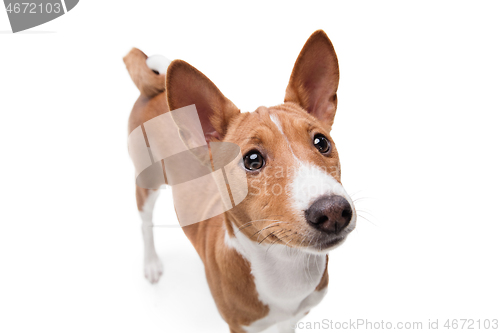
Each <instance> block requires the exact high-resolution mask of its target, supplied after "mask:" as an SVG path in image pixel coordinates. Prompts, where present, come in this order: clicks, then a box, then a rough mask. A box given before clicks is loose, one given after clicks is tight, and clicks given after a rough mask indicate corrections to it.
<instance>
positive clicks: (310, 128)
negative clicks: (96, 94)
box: [167, 30, 356, 253]
mask: <svg viewBox="0 0 500 333" xmlns="http://www.w3.org/2000/svg"><path fill="white" fill-rule="evenodd" d="M338 81H339V69H338V61H337V56H336V54H335V50H334V48H333V45H332V43H331V42H330V40H329V39H328V36H327V35H326V34H325V33H324V32H323V31H321V30H319V31H316V32H315V33H313V34H312V35H311V37H310V38H309V39H308V40H307V42H306V44H305V45H304V47H303V49H302V51H301V52H300V55H299V57H298V58H297V61H296V63H295V66H294V68H293V71H292V74H291V77H290V81H289V84H288V87H287V88H286V96H285V101H284V102H285V103H284V104H281V105H278V106H273V107H259V108H258V109H257V110H255V112H251V113H241V112H240V110H239V109H238V108H237V107H236V106H235V105H234V104H233V103H232V102H231V101H230V100H229V99H227V98H226V97H225V96H224V95H223V94H222V93H221V92H220V91H219V89H218V88H217V87H216V86H215V85H214V84H213V83H212V81H210V80H209V79H208V78H207V77H206V76H205V75H203V74H202V73H201V72H199V71H198V70H197V69H195V68H194V67H192V66H191V65H189V64H188V63H186V62H184V61H181V60H175V61H173V62H172V63H171V64H170V66H169V68H168V70H167V100H168V105H169V109H170V110H175V109H178V108H181V107H184V106H188V105H191V104H195V105H196V108H197V110H198V115H199V117H200V121H201V125H202V128H203V132H204V134H205V138H206V140H207V142H211V141H224V142H232V143H235V144H237V145H239V146H240V148H241V152H242V156H243V160H242V161H241V168H243V169H244V170H245V172H246V174H247V181H248V188H249V194H248V196H247V198H246V199H245V200H244V201H243V202H241V203H240V204H239V205H238V206H236V207H235V208H233V209H232V210H231V211H229V212H227V214H228V216H229V218H230V220H231V221H232V225H231V226H230V229H231V230H228V232H229V233H230V234H233V235H234V234H235V233H240V232H241V233H243V234H244V235H246V236H247V237H248V238H249V239H251V240H253V241H256V242H259V243H263V244H270V243H278V244H283V245H286V246H289V247H293V248H300V249H303V250H306V251H310V252H315V253H317V252H323V251H327V250H329V249H332V248H333V247H335V246H337V245H339V244H340V243H342V242H343V241H344V240H345V238H346V237H347V235H348V234H349V232H351V231H352V230H353V229H354V227H355V224H356V212H355V209H354V205H353V202H352V200H351V199H350V197H349V195H348V194H347V193H346V191H345V190H344V188H343V186H342V185H341V181H340V161H339V155H338V153H337V150H336V148H335V144H334V142H333V140H332V138H331V137H330V135H329V133H330V130H331V127H332V125H333V119H334V116H335V112H336V109H337V87H338Z"/></svg>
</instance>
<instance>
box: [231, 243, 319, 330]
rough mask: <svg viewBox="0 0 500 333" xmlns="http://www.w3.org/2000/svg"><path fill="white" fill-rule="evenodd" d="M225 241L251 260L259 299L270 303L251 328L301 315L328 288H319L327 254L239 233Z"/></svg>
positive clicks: (314, 303)
mask: <svg viewBox="0 0 500 333" xmlns="http://www.w3.org/2000/svg"><path fill="white" fill-rule="evenodd" d="M226 243H227V244H228V245H229V246H231V247H233V248H234V249H236V251H238V252H239V253H240V254H241V255H242V256H243V257H244V258H245V259H246V260H247V261H248V262H249V263H250V266H251V274H252V275H253V276H254V282H255V286H256V289H257V293H258V296H259V300H260V301H261V302H262V303H264V304H265V305H267V306H268V307H269V313H268V315H267V316H266V317H264V318H262V319H260V320H258V321H256V322H255V323H253V324H252V325H250V327H247V331H248V332H252V331H259V330H260V329H262V328H265V327H268V326H269V325H272V324H274V323H277V322H281V321H285V320H290V319H292V318H294V317H302V316H303V315H304V314H305V313H306V312H307V311H309V310H310V309H311V308H312V307H314V306H315V305H317V304H318V303H319V302H320V301H321V299H322V298H323V296H324V294H325V293H326V289H325V290H322V291H316V287H317V286H318V284H319V283H320V281H321V278H322V277H323V274H324V271H325V268H326V255H315V254H308V253H304V252H302V251H299V250H295V249H292V248H289V247H285V246H283V245H276V244H275V245H272V246H271V247H270V248H269V247H267V246H262V245H259V244H257V243H255V242H252V241H250V240H249V239H248V238H246V236H244V235H242V234H238V233H237V234H236V237H235V238H232V239H229V237H228V236H227V237H226Z"/></svg>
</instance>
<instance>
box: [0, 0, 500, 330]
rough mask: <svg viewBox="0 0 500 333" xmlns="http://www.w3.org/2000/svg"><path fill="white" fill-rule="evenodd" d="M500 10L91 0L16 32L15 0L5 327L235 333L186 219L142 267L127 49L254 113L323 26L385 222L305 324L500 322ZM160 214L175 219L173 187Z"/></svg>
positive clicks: (160, 233) (4, 24) (352, 182)
mask: <svg viewBox="0 0 500 333" xmlns="http://www.w3.org/2000/svg"><path fill="white" fill-rule="evenodd" d="M499 10H500V4H499V3H498V2H496V1H476V2H472V1H469V2H462V1H448V2H442V1H418V2H417V1H414V2H407V1H405V2H403V1H376V2H375V1H349V2H348V1H343V2H336V1H323V2H319V1H310V2H305V1H302V2H292V1H287V2H285V1H282V2H259V1H252V2H246V3H236V2H226V3H218V2H213V1H210V2H208V1H206V2H201V1H200V2H182V1H176V2H174V1H153V0H142V1H138V0H137V1H90V0H84V1H80V3H79V4H78V5H77V7H75V9H73V10H72V11H71V12H69V13H68V14H66V15H64V16H63V17H61V18H59V19H56V20H54V21H52V22H49V23H46V24H44V25H42V26H39V27H35V28H33V29H31V30H28V31H26V32H24V33H19V34H10V33H7V31H8V30H10V26H9V23H8V19H7V14H6V13H5V11H3V9H2V10H0V31H2V33H1V34H0V50H1V53H0V112H1V125H2V126H1V130H0V140H1V150H2V156H3V157H2V159H1V160H2V163H1V166H0V170H1V172H2V180H1V187H0V195H1V200H0V202H1V207H2V208H1V210H0V220H1V224H0V270H1V271H0V331H2V332H39V331H40V332H45V331H47V332H54V333H55V332H68V331H70V332H89V331H93V332H188V333H190V332H226V331H228V329H227V326H226V325H225V323H224V322H223V321H222V319H221V318H220V316H219V314H218V312H217V310H216V308H215V305H214V302H213V300H212V298H211V296H210V293H209V290H208V287H207V284H206V282H205V277H204V272H203V266H202V264H201V261H200V260H199V259H198V257H197V255H196V253H195V251H194V249H193V248H192V247H191V245H190V243H189V241H188V240H187V239H186V238H185V236H184V235H183V233H182V230H180V229H179V228H172V227H169V228H156V230H155V231H156V235H155V236H156V242H157V247H158V252H159V255H160V257H161V259H162V260H163V262H164V266H165V273H164V276H163V277H162V280H161V281H160V283H159V284H158V285H155V286H151V285H149V284H148V283H147V282H146V280H145V279H144V278H143V276H142V239H141V234H140V222H139V216H138V214H137V210H136V207H135V193H134V191H135V188H134V177H133V167H132V163H131V161H130V159H129V157H128V155H127V145H126V138H127V131H126V128H127V117H128V113H129V112H130V110H131V108H132V105H133V103H134V102H135V100H136V98H137V96H138V90H137V89H136V87H135V86H134V85H133V83H132V81H131V79H130V77H129V75H128V73H127V71H126V69H125V66H124V64H123V62H122V60H121V58H122V57H123V56H124V55H125V54H126V53H127V52H128V51H129V49H130V48H132V47H134V46H135V47H138V48H140V49H142V50H143V51H144V52H145V53H147V54H150V55H152V54H163V55H165V56H167V57H168V58H170V59H175V58H180V59H183V60H186V61H188V62H189V63H191V64H192V65H193V66H195V67H197V68H198V69H199V70H201V71H202V72H203V73H205V74H206V75H207V76H208V77H209V78H211V79H212V81H214V83H215V84H216V85H217V86H218V87H219V88H220V90H221V91H222V92H223V93H224V94H225V95H226V96H227V97H228V98H230V99H231V100H232V101H233V102H234V103H235V104H236V105H237V106H239V107H240V108H241V109H242V110H245V111H253V110H255V109H256V108H257V107H258V106H260V105H267V106H270V105H275V104H279V103H281V102H282V100H283V97H284V91H285V87H286V84H287V82H288V78H289V75H290V72H291V70H292V67H293V64H294V61H295V59H296V57H297V55H298V53H299V51H300V50H301V48H302V46H303V44H304V43H305V41H306V40H307V38H308V37H309V35H310V34H311V33H312V32H314V31H315V30H316V29H324V30H325V31H326V33H327V34H328V35H329V37H330V39H331V40H332V42H333V44H334V46H335V48H336V51H337V54H338V57H339V61H340V70H341V82H340V89H339V109H338V112H337V117H336V119H335V124H334V127H333V131H332V136H333V138H334V140H335V142H336V145H337V148H338V150H339V153H340V157H341V162H342V180H343V184H344V186H345V187H346V189H347V191H348V192H349V193H351V194H354V198H360V201H358V209H359V210H360V211H361V213H360V214H361V215H363V216H364V217H366V218H367V219H368V220H369V221H366V220H364V219H360V220H359V222H358V227H357V229H356V231H355V232H353V234H352V235H351V236H350V239H349V240H348V241H347V242H346V243H345V245H343V246H342V247H341V248H340V249H338V250H335V251H334V252H332V254H331V257H330V267H329V271H330V286H329V294H328V295H327V297H326V298H325V300H324V301H323V302H322V303H321V304H320V305H319V306H318V307H317V308H315V309H314V310H313V311H311V313H310V314H309V315H308V316H307V317H306V318H305V319H304V320H303V321H304V322H313V321H321V320H323V319H328V320H334V321H348V320H350V319H351V320H356V319H360V318H361V319H366V320H371V321H374V322H375V321H378V322H380V321H382V320H384V321H385V322H387V321H392V322H400V321H401V322H404V321H411V322H413V321H422V322H424V328H425V327H426V325H427V322H428V320H429V319H432V320H436V319H439V320H440V322H444V321H445V320H446V319H460V318H467V319H474V320H478V319H494V318H496V319H500V318H499V317H500V312H499V310H500V301H499V299H500V288H499V286H498V282H499V280H500V272H499V266H498V254H499V250H500V242H499V241H498V235H499V233H500V219H499V217H498V208H497V207H498V201H499V199H500V198H499V195H498V188H499V186H500V182H499V176H498V170H499V168H500V163H499V157H498V147H497V146H498V143H499V138H500V137H499V134H498V127H499V120H500V117H499V113H500V99H499V91H500V79H499V78H500V65H499V64H500V61H499V59H500V42H499V40H500V38H499V33H500V20H499V19H498V13H499ZM361 199H363V200H361ZM155 219H156V222H157V223H169V224H175V221H176V220H175V213H174V211H173V204H172V202H171V197H170V194H169V192H168V190H165V191H164V194H163V196H162V197H161V200H160V201H159V202H158V211H157V213H156V216H155ZM297 331H298V332H313V331H317V332H323V331H324V332H330V331H332V330H306V329H303V330H297ZM423 331H425V329H424V330H423ZM455 331H456V330H455Z"/></svg>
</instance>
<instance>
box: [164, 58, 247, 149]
mask: <svg viewBox="0 0 500 333" xmlns="http://www.w3.org/2000/svg"><path fill="white" fill-rule="evenodd" d="M167 102H168V107H169V109H170V110H172V111H173V110H176V109H179V108H182V107H185V106H188V105H192V104H194V105H195V106H196V109H197V111H198V116H199V118H200V122H201V127H202V129H203V133H204V135H205V140H206V141H207V142H209V141H213V140H214V139H215V140H221V139H222V138H223V137H224V136H225V135H226V131H227V127H228V125H229V121H230V120H231V118H232V117H234V116H235V115H237V114H239V113H240V110H239V109H238V108H237V107H236V106H235V105H234V104H233V102H231V101H230V100H229V99H227V98H226V97H225V96H224V95H223V94H222V93H221V92H220V90H219V89H218V88H217V87H216V86H215V84H214V83H213V82H212V81H210V79H209V78H207V77H206V76H205V75H203V73H201V72H200V71H198V70H197V69H196V68H194V67H193V66H191V65H190V64H188V63H187V62H185V61H182V60H174V61H173V62H172V63H171V64H170V66H169V67H168V70H167Z"/></svg>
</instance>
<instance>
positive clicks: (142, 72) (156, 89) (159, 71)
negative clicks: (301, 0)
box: [123, 48, 170, 98]
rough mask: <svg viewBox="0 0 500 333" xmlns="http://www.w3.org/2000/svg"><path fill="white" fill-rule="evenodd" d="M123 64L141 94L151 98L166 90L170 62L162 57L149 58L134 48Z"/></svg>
mask: <svg viewBox="0 0 500 333" xmlns="http://www.w3.org/2000/svg"><path fill="white" fill-rule="evenodd" d="M123 62H124V63H125V66H126V67H127V70H128V73H129V74H130V77H131V78H132V81H134V83H135V85H136V86H137V88H138V89H139V91H140V92H141V94H143V95H146V96H148V97H150V98H151V97H154V96H156V95H158V94H159V93H161V92H163V91H164V90H165V74H166V73H167V68H168V65H169V64H170V60H168V59H167V58H165V57H164V56H161V55H154V56H151V57H148V56H147V55H146V54H144V52H142V51H141V50H139V49H137V48H133V49H132V50H130V52H129V53H128V54H127V55H126V56H125V57H123Z"/></svg>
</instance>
